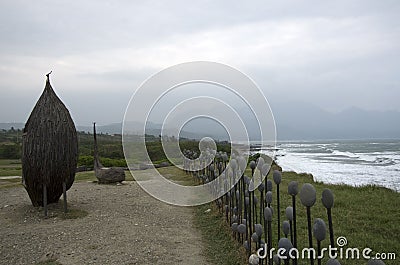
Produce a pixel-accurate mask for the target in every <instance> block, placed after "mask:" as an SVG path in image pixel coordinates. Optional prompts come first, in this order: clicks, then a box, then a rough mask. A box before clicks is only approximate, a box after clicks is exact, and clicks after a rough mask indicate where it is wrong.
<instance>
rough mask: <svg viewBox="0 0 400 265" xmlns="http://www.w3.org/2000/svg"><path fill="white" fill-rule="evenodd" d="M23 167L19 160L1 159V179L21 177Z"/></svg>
mask: <svg viewBox="0 0 400 265" xmlns="http://www.w3.org/2000/svg"><path fill="white" fill-rule="evenodd" d="M21 175H22V166H21V161H20V160H18V159H0V177H3V176H21Z"/></svg>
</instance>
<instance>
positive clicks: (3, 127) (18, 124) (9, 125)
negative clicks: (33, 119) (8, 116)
mask: <svg viewBox="0 0 400 265" xmlns="http://www.w3.org/2000/svg"><path fill="white" fill-rule="evenodd" d="M24 126H25V124H24V123H22V122H6V123H4V122H3V123H0V130H10V129H11V128H14V129H23V128H24Z"/></svg>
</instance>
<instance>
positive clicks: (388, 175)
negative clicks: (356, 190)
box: [277, 141, 400, 191]
mask: <svg viewBox="0 0 400 265" xmlns="http://www.w3.org/2000/svg"><path fill="white" fill-rule="evenodd" d="M379 145H380V146H379ZM398 146H400V141H395V142H394V143H392V142H374V143H373V144H370V143H368V142H357V141H356V142H354V143H353V142H349V141H346V142H343V143H340V142H335V143H312V142H309V143H300V144H298V143H285V144H281V145H279V148H280V150H279V151H278V153H277V163H278V164H279V165H280V166H281V167H282V168H283V170H286V171H295V172H298V173H311V174H312V175H313V176H314V179H315V180H317V181H322V182H325V183H334V184H342V183H344V184H349V185H352V186H360V185H368V184H375V185H379V186H384V187H387V188H390V189H393V190H396V191H400V148H397V147H398ZM322 147H323V148H322ZM370 147H373V149H371V148H370ZM387 147H390V148H391V149H390V148H389V149H390V150H387V149H386V148H387ZM321 148H322V149H321ZM396 148H397V150H396ZM352 149H354V150H352ZM379 149H380V150H379ZM321 150H323V152H321ZM355 150H356V151H355ZM357 150H362V152H360V151H358V152H357ZM377 150H379V151H377Z"/></svg>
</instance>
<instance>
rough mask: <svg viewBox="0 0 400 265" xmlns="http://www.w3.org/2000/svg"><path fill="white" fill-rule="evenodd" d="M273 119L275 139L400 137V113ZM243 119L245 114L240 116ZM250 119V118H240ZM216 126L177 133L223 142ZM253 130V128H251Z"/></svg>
mask: <svg viewBox="0 0 400 265" xmlns="http://www.w3.org/2000/svg"><path fill="white" fill-rule="evenodd" d="M271 108H272V111H273V114H274V117H275V122H276V128H277V138H278V140H316V139H361V138H364V139H365V138H367V139H368V138H400V112H398V111H367V110H363V109H359V108H354V107H353V108H349V109H346V110H344V111H342V112H339V113H331V112H328V111H325V110H323V109H321V108H319V107H317V106H314V105H312V104H306V103H298V102H297V103H293V102H292V103H279V104H271ZM243 115H244V116H246V115H247V114H243ZM243 118H244V119H251V118H250V117H243ZM249 124H250V125H249V129H250V134H253V133H254V134H253V136H252V135H250V136H251V137H252V138H253V139H256V137H257V135H256V134H255V132H256V131H257V130H256V127H254V126H253V125H251V124H254V123H249ZM128 126H130V127H131V128H134V129H135V130H136V131H137V132H138V131H139V129H140V128H141V127H142V126H143V124H139V123H134V122H133V123H130V124H128ZM11 127H14V129H22V128H23V127H24V124H23V123H0V130H1V129H10V128H11ZM217 127H218V126H211V125H209V124H208V123H207V121H204V120H203V121H199V122H195V123H192V124H191V125H190V126H187V127H186V128H185V129H184V130H183V131H181V135H180V136H181V137H185V138H189V139H201V138H203V137H205V136H209V137H213V138H215V139H219V140H226V137H227V135H226V133H225V132H224V131H221V128H217ZM252 127H254V128H252ZM96 129H97V131H98V132H100V133H108V134H120V133H121V132H122V123H112V124H108V125H98V126H96ZM77 130H78V131H85V132H92V131H93V127H92V126H77ZM147 133H148V134H152V135H156V136H158V135H159V134H161V125H160V124H155V123H148V124H147Z"/></svg>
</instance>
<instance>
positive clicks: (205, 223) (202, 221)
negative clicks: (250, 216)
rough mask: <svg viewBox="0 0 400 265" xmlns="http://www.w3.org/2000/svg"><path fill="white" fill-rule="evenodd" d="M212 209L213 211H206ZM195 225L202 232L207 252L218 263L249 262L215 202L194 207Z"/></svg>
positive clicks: (230, 264) (227, 264) (223, 264)
mask: <svg viewBox="0 0 400 265" xmlns="http://www.w3.org/2000/svg"><path fill="white" fill-rule="evenodd" d="M208 209H211V212H206V211H207V210H208ZM194 215H195V216H194V220H195V226H196V228H197V229H199V231H200V232H201V234H202V237H203V240H204V243H205V244H204V245H205V249H204V251H205V253H206V255H207V257H208V259H209V260H210V261H212V263H213V264H216V265H235V264H247V262H246V260H247V258H246V253H245V250H244V248H243V247H241V245H240V244H239V243H238V242H237V241H235V240H234V239H233V237H232V233H231V230H230V228H229V227H228V225H227V223H226V222H225V220H224V219H223V218H221V214H219V213H218V209H217V208H216V207H215V205H214V203H208V204H205V205H201V206H197V207H195V208H194Z"/></svg>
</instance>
